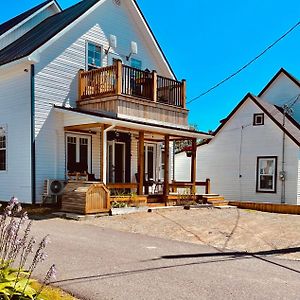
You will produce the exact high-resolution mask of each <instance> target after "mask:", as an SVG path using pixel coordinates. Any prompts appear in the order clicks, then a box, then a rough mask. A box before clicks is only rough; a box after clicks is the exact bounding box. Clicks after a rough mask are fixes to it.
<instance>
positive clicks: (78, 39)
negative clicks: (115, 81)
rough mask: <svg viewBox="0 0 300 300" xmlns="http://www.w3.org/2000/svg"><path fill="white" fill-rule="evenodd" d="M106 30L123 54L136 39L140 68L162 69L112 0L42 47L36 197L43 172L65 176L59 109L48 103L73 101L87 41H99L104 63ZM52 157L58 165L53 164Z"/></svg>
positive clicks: (37, 95) (37, 78)
mask: <svg viewBox="0 0 300 300" xmlns="http://www.w3.org/2000/svg"><path fill="white" fill-rule="evenodd" d="M110 34H114V35H116V36H117V38H118V47H117V49H116V52H117V53H118V54H119V55H120V57H121V58H122V59H123V60H125V57H126V56H127V55H128V54H129V52H130V43H131V41H136V42H137V44H138V48H139V49H138V55H135V58H137V59H141V60H142V64H143V68H146V67H147V68H149V69H156V70H158V71H159V70H160V67H159V66H158V64H157V63H156V62H155V60H154V58H153V56H152V54H151V53H150V52H149V51H148V48H147V45H146V43H145V42H144V40H143V37H141V36H140V35H139V32H138V30H137V29H136V26H135V24H134V23H133V21H132V20H131V18H130V16H129V14H128V12H127V11H126V10H125V9H124V7H123V6H120V7H119V6H117V5H114V4H113V2H112V1H106V2H105V3H104V4H102V5H101V6H100V7H99V8H97V9H95V10H94V11H93V12H92V13H91V14H89V15H88V16H87V17H86V18H85V19H84V20H83V21H81V22H80V23H78V24H77V25H76V26H75V27H73V28H72V29H71V30H70V31H68V32H67V33H66V34H65V35H64V36H63V37H62V38H59V39H58V40H56V41H55V42H54V43H53V44H52V45H51V46H50V47H49V48H47V49H46V50H44V51H43V53H42V54H41V60H40V62H39V63H38V64H37V65H36V76H35V116H36V119H35V135H36V177H37V197H39V196H40V195H41V191H42V182H43V180H44V179H45V178H49V177H53V176H57V177H58V178H63V177H64V176H65V159H64V157H65V155H64V154H63V155H62V156H59V157H56V156H55V152H56V151H55V149H57V148H59V149H61V148H62V149H63V148H64V143H65V141H64V135H63V134H62V133H63V130H64V129H63V120H60V119H63V117H61V116H62V115H60V114H58V113H56V115H57V116H56V117H55V116H54V115H52V114H54V113H52V112H51V109H52V106H53V104H57V105H71V106H73V107H75V106H76V100H77V96H78V95H77V91H78V88H77V73H78V71H79V69H84V68H85V52H86V42H87V41H91V42H95V43H97V44H99V45H101V46H102V47H103V48H102V49H103V51H102V64H103V66H105V65H107V63H108V61H109V60H110V57H109V56H110V55H111V54H109V55H108V56H107V55H105V53H104V49H107V48H108V39H109V35H110ZM55 132H56V134H54V133H55ZM54 135H56V138H54ZM96 143H98V142H97V141H96ZM60 151H61V152H62V153H63V151H62V150H60ZM93 151H94V150H93ZM95 155H96V154H95ZM94 158H95V156H94ZM55 160H56V164H57V167H56V168H55V169H54V168H53V161H55ZM94 168H95V169H97V168H98V167H97V166H96V165H94V166H93V171H94ZM55 170H57V172H55ZM132 173H133V172H132ZM133 174H134V173H133Z"/></svg>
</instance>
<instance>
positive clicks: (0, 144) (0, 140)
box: [0, 126, 6, 171]
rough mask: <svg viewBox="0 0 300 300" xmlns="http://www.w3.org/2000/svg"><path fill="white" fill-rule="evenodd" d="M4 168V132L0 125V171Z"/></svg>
mask: <svg viewBox="0 0 300 300" xmlns="http://www.w3.org/2000/svg"><path fill="white" fill-rule="evenodd" d="M5 170H6V132H5V128H4V127H1V126H0V171H5Z"/></svg>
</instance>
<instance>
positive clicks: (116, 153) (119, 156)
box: [107, 141, 126, 183]
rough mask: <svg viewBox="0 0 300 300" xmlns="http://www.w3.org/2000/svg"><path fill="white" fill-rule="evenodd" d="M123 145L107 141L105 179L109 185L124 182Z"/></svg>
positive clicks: (124, 152)
mask: <svg viewBox="0 0 300 300" xmlns="http://www.w3.org/2000/svg"><path fill="white" fill-rule="evenodd" d="M125 149H126V147H125V143H122V142H116V141H109V142H108V145H107V178H108V182H109V183H124V182H125V163H126V162H125V155H126V150H125Z"/></svg>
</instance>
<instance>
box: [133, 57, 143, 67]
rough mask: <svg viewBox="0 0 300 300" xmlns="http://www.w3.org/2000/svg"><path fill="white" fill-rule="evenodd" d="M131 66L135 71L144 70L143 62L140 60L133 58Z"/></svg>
mask: <svg viewBox="0 0 300 300" xmlns="http://www.w3.org/2000/svg"><path fill="white" fill-rule="evenodd" d="M131 66H132V67H133V68H135V69H139V70H141V69H142V61H141V60H138V59H135V58H132V59H131Z"/></svg>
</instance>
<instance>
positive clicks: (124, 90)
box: [78, 61, 186, 108]
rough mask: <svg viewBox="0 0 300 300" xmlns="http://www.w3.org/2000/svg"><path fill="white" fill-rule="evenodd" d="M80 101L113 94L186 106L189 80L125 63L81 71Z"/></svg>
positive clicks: (79, 76) (119, 62) (118, 62)
mask: <svg viewBox="0 0 300 300" xmlns="http://www.w3.org/2000/svg"><path fill="white" fill-rule="evenodd" d="M78 78H79V85H78V88H79V100H78V101H81V100H86V99H90V98H97V97H98V98H99V97H100V98H101V97H104V96H109V95H127V96H132V97H136V98H142V99H145V100H148V101H153V102H158V103H162V104H166V105H172V106H176V107H181V108H185V98H186V81H185V80H182V81H177V80H173V79H170V78H166V77H163V76H159V75H157V73H156V71H152V72H147V71H142V70H139V69H136V68H132V67H129V66H126V65H123V64H122V62H121V61H117V62H116V63H115V64H114V65H112V66H108V67H103V68H99V69H95V70H91V71H82V70H81V71H79V75H78Z"/></svg>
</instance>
